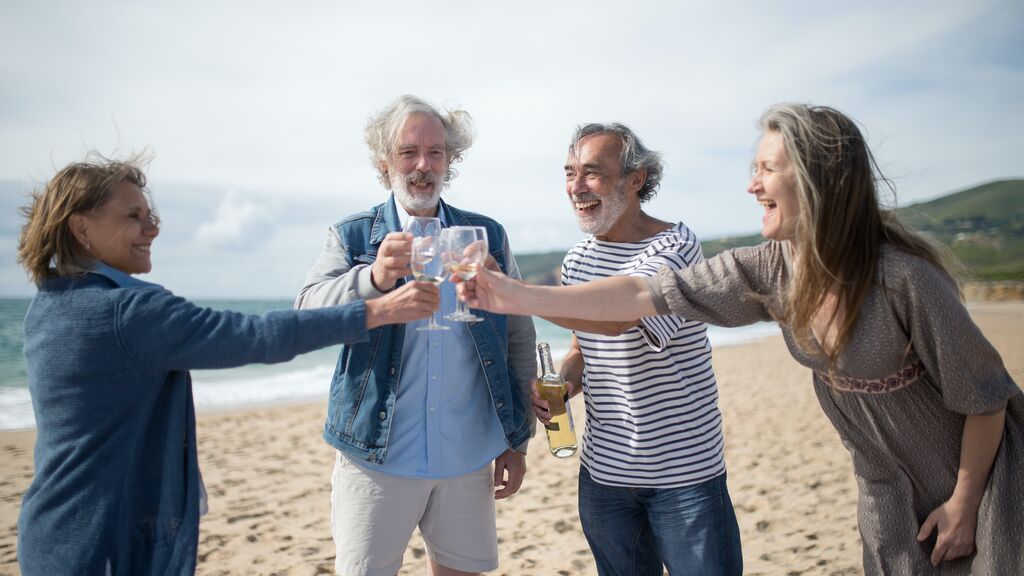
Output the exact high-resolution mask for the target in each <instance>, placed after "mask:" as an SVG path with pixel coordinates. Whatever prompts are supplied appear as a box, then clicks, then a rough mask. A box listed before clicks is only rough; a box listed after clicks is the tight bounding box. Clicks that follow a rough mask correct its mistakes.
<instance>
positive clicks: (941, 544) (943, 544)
mask: <svg viewBox="0 0 1024 576" xmlns="http://www.w3.org/2000/svg"><path fill="white" fill-rule="evenodd" d="M948 548H949V543H948V542H947V541H946V538H945V537H944V536H943V535H942V534H939V538H938V540H937V541H936V542H935V549H934V550H932V557H931V561H932V566H938V565H939V562H942V559H943V558H945V556H946V550H947V549H948Z"/></svg>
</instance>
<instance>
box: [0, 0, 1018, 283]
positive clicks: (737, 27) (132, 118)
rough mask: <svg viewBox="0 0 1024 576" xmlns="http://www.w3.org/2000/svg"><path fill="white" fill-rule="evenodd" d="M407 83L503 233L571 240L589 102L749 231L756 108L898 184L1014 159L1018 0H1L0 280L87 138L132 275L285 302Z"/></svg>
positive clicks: (691, 190)
mask: <svg viewBox="0 0 1024 576" xmlns="http://www.w3.org/2000/svg"><path fill="white" fill-rule="evenodd" d="M402 94H415V95H417V96H420V97H422V98H425V99H427V100H428V101H431V102H433V103H434V104H436V105H438V106H441V107H458V108H463V109H465V110H466V111H468V112H469V113H470V114H471V115H472V117H473V119H474V123H475V135H476V137H475V142H474V145H473V147H472V148H470V149H469V150H468V151H467V152H466V154H465V160H464V161H463V162H462V163H460V164H458V165H457V169H458V171H459V176H458V177H457V178H456V179H455V180H454V181H453V182H452V184H451V186H450V188H449V189H448V190H446V191H445V198H446V200H447V201H449V202H450V203H452V204H453V205H455V206H458V207H460V208H465V209H469V210H473V211H477V212H482V213H484V214H487V215H489V216H492V217H494V218H496V219H497V220H498V221H499V222H501V223H502V224H504V225H505V227H506V229H507V230H508V233H509V237H510V240H511V243H512V248H513V250H514V251H515V252H516V253H530V252H548V251H555V250H564V249H566V248H568V247H570V246H572V245H573V244H574V243H575V242H577V241H578V240H579V239H580V238H581V237H582V236H583V235H582V233H581V232H580V231H579V229H578V227H577V226H576V222H575V219H574V217H573V215H572V212H571V209H570V207H569V203H568V200H567V198H566V196H565V186H564V174H563V170H562V166H563V165H564V162H565V155H566V149H567V146H568V143H569V138H570V137H571V135H572V132H573V130H574V128H575V127H576V126H577V125H578V124H580V123H585V122H594V121H599V122H608V121H616V122H622V123H624V124H626V125H628V126H630V127H631V128H632V129H634V130H635V131H636V133H637V134H638V135H639V136H640V138H641V139H643V140H644V142H645V143H646V144H647V145H648V146H649V147H651V148H653V149H655V150H658V151H660V152H662V153H663V155H664V159H665V162H666V170H665V177H664V179H663V181H662V186H661V190H660V192H659V193H658V195H657V196H656V197H655V199H654V200H652V201H651V202H650V203H649V204H647V205H646V207H645V209H646V210H647V211H648V212H649V213H651V214H652V215H654V216H656V217H659V218H661V219H664V220H670V221H682V222H684V223H686V224H687V225H688V226H689V227H690V228H691V229H693V230H694V231H695V232H696V233H697V234H698V236H699V237H701V238H706V239H710V238H716V237H721V236H727V235H739V234H749V233H753V232H756V231H757V230H759V228H760V212H761V209H760V207H759V206H758V205H757V204H756V202H754V200H753V198H752V197H750V195H749V194H747V193H746V192H745V189H746V185H747V181H748V177H749V166H750V159H751V156H752V153H753V150H754V147H755V145H756V139H757V136H758V134H757V130H756V127H755V123H756V120H757V118H758V116H759V115H760V113H761V112H762V110H764V108H766V107H767V106H768V105H770V104H773V103H776V102H783V101H797V102H809V103H813V104H823V105H829V106H834V107H836V108H838V109H839V110H841V111H843V112H845V113H847V114H848V115H850V116H851V117H853V118H855V119H856V120H857V121H859V122H860V123H861V125H862V126H863V128H864V130H865V131H866V133H867V136H868V139H869V142H870V145H871V146H872V149H873V151H874V153H875V155H876V157H877V159H878V161H879V163H880V165H881V168H882V170H883V172H884V173H885V174H886V175H887V176H889V177H890V178H892V179H893V180H895V182H896V185H897V191H898V196H897V198H896V199H893V198H891V197H890V198H886V201H887V202H889V203H890V204H898V205H907V204H910V203H913V202H917V201H922V200H926V199H929V198H934V197H938V196H942V195H945V194H947V193H950V192H954V191H957V190H961V189H964V188H968V187H971V186H973V185H976V184H979V183H983V182H987V181H990V180H994V179H1001V178H1008V177H1021V176H1022V175H1024V154H1022V152H1024V97H1022V94H1024V2H1020V1H1019V0H1008V1H987V0H973V1H971V2H964V1H962V0H957V1H944V0H938V1H927V2H925V1H918V0H913V1H908V2H891V1H875V0H867V1H861V2H828V1H820V0H819V1H817V2H785V1H783V2H767V1H764V0H761V1H757V2H754V1H749V0H745V1H738V0H737V1H729V0H714V1H707V2H705V1H703V0H695V1H694V0H690V1H685V2H674V1H673V2H670V1H664V2H648V1H643V0H638V1H632V2H628V3H627V2H600V1H589V2H586V1H574V0H569V1H556V2H552V1H545V2H532V1H520V2H516V3H507V2H506V3H492V2H446V1H440V0H438V1H435V2H401V1H395V2H386V1H381V2H360V3H355V2H341V1H332V2H316V1H311V2H288V3H285V2H261V1H221V2H204V1H191V0H176V1H174V2H111V1H107V0H93V1H90V2H71V1H47V2H39V1H37V0H30V1H20V0H2V1H0V297H5V296H30V295H31V294H33V293H34V290H35V288H34V286H32V285H31V284H30V283H29V281H28V280H27V277H26V275H25V273H24V271H23V270H21V269H20V268H19V267H18V265H17V263H16V251H17V237H18V233H19V229H20V227H21V225H22V217H21V215H20V213H19V211H18V207H19V206H22V205H24V204H25V203H26V201H27V200H26V198H27V196H26V194H27V192H28V191H30V190H31V189H32V188H33V187H38V186H41V185H43V184H44V183H45V182H46V180H47V179H48V178H50V177H51V176H52V175H53V174H54V173H55V172H56V171H57V170H58V169H59V168H60V167H62V166H64V165H66V164H68V163H70V162H73V161H76V160H79V159H81V158H83V157H84V156H85V155H86V154H87V153H88V152H89V151H91V150H96V151H98V152H100V153H102V154H104V155H107V156H113V157H118V156H124V155H126V154H128V153H131V152H137V151H143V150H145V151H147V152H148V153H149V154H150V155H151V156H152V160H151V162H150V163H149V165H148V168H147V174H148V176H149V188H150V190H151V192H152V194H153V197H154V199H155V201H156V204H157V207H158V209H159V210H160V213H161V216H162V218H163V222H164V224H163V229H162V232H161V235H160V237H159V238H158V239H157V241H156V243H155V244H154V248H153V251H154V252H153V261H154V268H153V272H152V273H150V274H148V275H146V276H145V277H144V279H147V280H150V281H152V282H157V283H160V284H163V285H164V286H166V287H167V288H169V289H171V290H172V291H174V292H175V293H178V294H180V295H183V296H186V297H193V298H227V299H231V298H292V297H293V296H294V295H295V294H296V293H297V291H298V290H299V288H300V287H301V286H302V284H303V280H304V278H305V275H306V272H307V271H308V270H309V268H310V267H311V266H312V264H313V262H314V260H315V259H316V257H317V255H318V254H319V253H320V250H321V248H322V246H323V242H324V239H325V238H326V232H327V228H328V227H329V226H330V225H331V224H332V223H334V222H336V221H338V220H340V219H341V218H343V217H345V216H346V215H349V214H352V213H354V212H358V211H362V210H365V209H367V208H369V207H371V206H373V205H375V204H377V203H379V202H382V201H384V200H385V199H386V198H387V194H388V193H387V192H386V191H385V190H384V189H383V188H382V187H381V186H380V185H379V184H378V183H377V181H376V179H375V171H374V169H373V167H372V166H371V164H370V162H369V156H368V152H367V149H366V146H365V144H364V143H363V139H362V133H363V129H364V127H365V125H366V121H367V118H368V117H369V116H370V115H372V114H374V113H376V112H378V111H379V110H381V109H382V108H383V107H384V106H386V105H387V103H388V102H390V101H391V100H393V99H394V98H395V97H397V96H399V95H402Z"/></svg>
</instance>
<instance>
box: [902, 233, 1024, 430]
mask: <svg viewBox="0 0 1024 576" xmlns="http://www.w3.org/2000/svg"><path fill="white" fill-rule="evenodd" d="M883 266H884V269H883V272H884V274H885V280H884V282H885V286H886V293H887V296H888V297H889V299H890V302H891V303H892V306H893V309H894V311H895V313H896V315H897V317H898V318H899V321H900V323H901V324H902V327H903V330H904V331H905V332H906V333H907V337H908V338H909V340H910V345H911V346H912V347H913V350H914V353H915V354H917V357H918V358H919V359H920V360H921V362H922V363H923V364H924V366H925V370H926V371H927V373H928V375H929V376H930V377H931V379H932V380H933V381H934V382H935V384H936V385H937V386H938V387H939V390H940V393H941V394H942V399H943V403H944V404H945V406H946V407H947V408H949V409H950V410H952V411H954V412H958V413H960V414H983V413H987V412H992V411H994V410H998V409H1000V408H1001V407H1002V406H1003V405H1005V403H1006V401H1007V400H1008V399H1009V398H1010V397H1012V396H1014V395H1015V394H1018V393H1020V388H1018V387H1017V384H1016V383H1014V381H1013V379H1012V378H1011V377H1010V374H1009V373H1008V372H1007V371H1006V367H1005V366H1004V365H1003V360H1002V358H1001V357H1000V356H999V353H998V352H996V350H995V348H993V347H992V344H990V343H989V341H988V339H986V338H985V336H984V335H983V334H982V333H981V330H980V329H979V328H978V326H977V324H975V323H974V320H972V319H971V316H970V314H968V312H967V309H966V308H965V307H964V305H963V304H962V303H961V302H960V297H959V294H958V292H957V289H956V285H955V283H954V281H953V280H952V279H951V278H950V277H949V276H947V275H946V274H945V273H943V272H942V271H941V270H939V269H938V268H936V267H935V266H934V265H932V264H931V263H929V262H927V261H925V260H923V259H921V258H917V257H914V256H910V255H906V254H892V253H890V254H889V255H887V256H886V259H885V264H883Z"/></svg>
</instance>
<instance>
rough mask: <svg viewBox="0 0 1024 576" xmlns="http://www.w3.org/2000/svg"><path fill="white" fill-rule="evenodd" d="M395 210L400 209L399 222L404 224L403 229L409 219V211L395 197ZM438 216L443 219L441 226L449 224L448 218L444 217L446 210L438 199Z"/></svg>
mask: <svg viewBox="0 0 1024 576" xmlns="http://www.w3.org/2000/svg"><path fill="white" fill-rule="evenodd" d="M395 210H397V211H398V223H399V224H401V225H402V230H405V223H406V222H408V221H409V212H408V211H407V210H406V209H405V207H404V206H402V203H401V202H399V201H398V199H397V198H396V199H395ZM437 217H438V218H439V219H440V220H441V227H442V228H445V227H447V226H448V222H447V218H445V217H444V210H443V209H442V206H441V202H440V200H438V203H437Z"/></svg>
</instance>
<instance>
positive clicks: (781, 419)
mask: <svg viewBox="0 0 1024 576" xmlns="http://www.w3.org/2000/svg"><path fill="white" fill-rule="evenodd" d="M972 315H973V316H974V318H975V320H976V321H977V322H978V324H979V325H980V326H981V328H982V330H983V331H984V332H985V334H986V336H988V338H990V339H991V341H992V342H993V344H994V345H995V346H996V348H997V349H998V350H999V352H1000V353H1001V354H1002V356H1003V360H1004V362H1005V363H1006V365H1007V368H1008V369H1009V371H1010V374H1011V375H1012V376H1013V377H1014V379H1015V380H1016V381H1017V382H1018V384H1020V383H1021V382H1024V349H1022V348H1021V346H1020V337H1021V336H1024V302H1011V303H993V304H979V305H974V306H972ZM1014 342H1017V344H1014ZM714 364H715V370H716V372H717V375H718V382H719V387H720V395H721V400H720V405H721V409H722V412H723V414H724V418H725V430H726V451H727V452H726V458H727V465H728V470H729V488H730V491H731V494H732V497H733V501H734V504H735V506H736V513H737V516H738V518H739V522H740V529H741V531H742V537H743V555H744V562H745V573H746V574H750V575H759V574H761V575H776V574H787V575H812V574H825V575H846V574H860V573H861V569H860V541H859V538H858V534H857V526H856V498H857V495H856V486H855V484H854V480H853V476H852V472H851V468H850V460H849V457H848V456H847V452H846V450H845V449H844V448H843V446H842V445H841V443H840V442H839V439H838V437H837V435H836V433H835V432H834V431H833V429H832V427H831V426H830V425H829V423H828V422H827V421H826V419H825V417H824V416H823V414H822V413H821V410H820V409H819V407H818V404H817V400H816V399H815V398H814V393H813V390H812V387H811V383H810V373H809V371H808V370H806V369H804V368H802V367H800V366H799V365H797V364H796V363H795V362H794V361H793V360H792V359H791V358H790V356H789V354H788V352H787V351H786V347H785V345H784V343H783V342H782V339H781V338H780V337H772V338H769V339H766V340H763V341H760V342H757V343H753V344H746V345H741V346H732V347H722V348H720V349H716V350H715V352H714ZM579 400H580V399H579V398H577V399H574V402H576V404H575V405H574V407H573V409H574V410H575V415H576V424H577V428H578V431H579V432H582V426H583V406H582V404H581V403H579ZM325 411H326V406H325V404H322V403H321V404H314V405H300V406H280V407H273V408H264V409H251V410H245V411H236V412H229V413H218V414H201V415H200V417H199V444H200V448H199V450H200V462H201V465H202V470H203V476H204V479H205V481H206V485H207V489H208V491H209V495H210V514H209V515H208V516H206V517H205V518H204V519H203V522H202V526H201V533H200V545H199V571H198V573H199V574H204V575H228V574H281V575H306V574H332V573H333V555H334V549H333V544H332V542H331V535H330V520H329V514H328V513H329V510H330V500H329V498H330V484H329V480H330V474H331V467H332V463H333V452H332V450H331V449H330V448H329V447H328V446H327V445H326V444H325V443H324V442H323V440H321V438H320V432H321V429H322V425H323V416H324V413H325ZM33 441H34V433H33V432H32V431H19V432H3V433H0V451H2V458H0V574H18V569H17V561H16V549H15V547H16V544H15V543H16V527H15V524H16V521H17V514H18V507H19V505H20V502H21V496H22V493H23V492H24V490H25V489H26V487H27V486H28V484H29V481H30V480H31V475H32V446H33ZM578 465H579V461H578V459H577V458H575V457H574V458H570V459H567V460H558V459H556V458H554V457H552V456H550V455H549V454H548V453H547V450H546V441H545V439H544V436H543V435H542V434H541V435H539V436H537V437H536V438H534V440H533V442H532V443H531V446H530V455H529V457H528V467H529V471H528V473H527V477H526V481H525V484H524V486H523V488H522V489H521V490H520V492H519V493H518V494H517V495H515V496H513V497H512V498H510V499H508V500H503V501H500V502H499V503H498V536H499V540H500V542H499V549H500V554H501V566H500V567H499V569H498V570H496V571H494V572H493V573H492V574H496V575H497V574H500V575H507V576H523V575H544V576H548V575H552V574H557V575H563V576H570V575H572V576H576V575H581V576H582V575H590V574H595V570H594V563H593V560H592V558H591V556H590V551H589V549H588V548H587V544H586V541H585V539H584V537H583V533H582V531H581V530H580V526H579V517H578V515H577V512H576V473H577V469H578ZM425 554H426V552H425V548H424V546H423V542H422V540H421V539H420V538H419V536H418V534H417V535H415V536H414V538H413V540H412V542H411V543H410V545H409V548H408V550H407V551H406V555H405V566H404V567H403V568H402V571H401V572H400V574H403V575H405V574H423V573H424V568H423V560H422V559H423V557H424V556H425Z"/></svg>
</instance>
